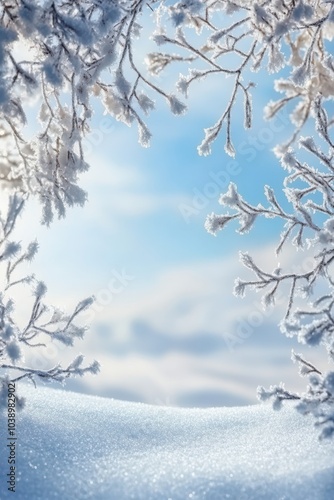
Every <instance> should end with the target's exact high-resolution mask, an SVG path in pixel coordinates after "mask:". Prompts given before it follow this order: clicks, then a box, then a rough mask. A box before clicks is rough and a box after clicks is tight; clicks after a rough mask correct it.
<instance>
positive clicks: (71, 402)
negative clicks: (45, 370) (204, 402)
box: [0, 384, 334, 500]
mask: <svg viewBox="0 0 334 500" xmlns="http://www.w3.org/2000/svg"><path fill="white" fill-rule="evenodd" d="M19 389H20V390H19V393H20V395H25V396H27V406H26V408H25V409H24V410H23V412H21V413H20V414H18V415H17V431H18V442H19V448H18V465H17V467H18V471H19V480H18V481H17V488H16V493H15V494H13V493H10V492H9V491H6V487H4V482H3V480H2V479H3V477H4V475H5V472H6V470H7V468H8V466H7V464H6V463H5V456H4V454H3V453H2V452H1V458H0V460H1V468H0V470H1V474H2V479H1V483H0V490H2V491H0V498H1V499H7V498H15V499H16V500H19V499H29V500H30V499H31V500H39V499H41V500H42V499H43V500H48V499H55V498H57V499H63V500H67V499H86V498H93V499H106V500H123V499H136V500H137V499H138V500H141V499H142V500H150V499H152V500H153V499H159V500H160V499H161V500H186V499H192V500H194V499H210V500H222V499H225V498H229V499H237V500H243V499H247V500H252V499H256V500H259V499H270V500H275V499H277V500H291V499H304V500H305V499H310V500H317V499H319V500H327V499H328V500H329V499H333V498H334V446H333V444H334V443H333V442H326V443H323V444H320V443H319V442H318V440H317V431H316V430H315V429H314V428H313V423H312V420H311V419H309V418H306V417H302V416H300V415H299V414H298V413H297V412H296V411H295V410H294V409H293V407H292V406H289V407H287V408H285V409H283V410H282V411H280V412H274V411H273V410H272V409H271V407H270V406H267V405H255V406H248V407H239V408H214V409H181V408H168V407H155V406H149V405H144V404H140V403H127V402H121V401H116V400H112V399H104V398H99V397H93V396H87V395H82V394H77V393H70V392H67V391H62V390H54V389H52V388H49V387H39V388H37V389H34V388H33V387H30V386H26V385H23V384H21V385H20V386H19ZM1 418H2V419H3V418H4V417H3V416H2V417H1ZM4 428H5V426H3V422H2V423H1V429H4ZM1 436H2V437H1V441H2V443H3V432H2V431H1Z"/></svg>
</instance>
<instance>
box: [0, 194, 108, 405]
mask: <svg viewBox="0 0 334 500" xmlns="http://www.w3.org/2000/svg"><path fill="white" fill-rule="evenodd" d="M23 205H24V200H23V199H22V198H21V197H19V196H17V195H15V196H13V197H12V198H10V200H9V207H8V211H7V214H5V215H4V214H2V213H1V214H0V268H1V267H2V270H3V274H4V288H3V291H2V293H0V407H3V406H4V401H3V399H5V400H6V398H7V385H8V383H9V382H16V381H18V380H22V379H29V380H31V381H35V380H36V379H42V380H45V381H48V380H55V381H58V382H64V381H65V380H66V379H67V378H68V377H70V376H76V375H79V376H82V375H83V374H85V373H97V372H98V370H99V365H98V363H97V362H96V361H95V362H93V363H92V364H91V365H88V366H83V359H84V358H83V356H82V355H81V356H79V357H77V358H76V359H75V360H74V361H73V362H72V363H70V365H69V366H67V367H65V368H63V367H62V366H61V365H60V364H58V365H56V366H54V367H52V368H50V369H46V370H41V369H38V368H36V367H35V366H34V365H33V364H30V363H29V355H28V354H29V350H30V349H33V350H35V351H36V350H38V351H39V352H40V354H41V355H43V349H44V348H45V347H47V344H48V343H49V342H62V343H63V344H65V345H73V343H74V341H75V340H76V339H77V338H82V337H83V336H84V334H85V331H86V327H81V326H78V325H77V324H76V323H75V322H76V320H77V319H78V316H79V315H80V313H81V312H82V311H84V310H86V309H87V308H88V307H89V306H90V305H91V304H92V298H88V299H85V300H83V301H81V302H79V304H78V305H77V306H76V308H75V309H74V311H73V312H72V314H70V315H68V314H65V313H64V312H62V311H60V310H59V309H55V308H53V307H49V306H47V305H46V304H45V296H46V293H47V288H46V286H45V284H44V283H43V282H42V281H37V280H36V278H35V277H34V276H33V275H31V276H23V277H22V276H21V277H20V276H18V274H17V273H18V269H17V268H19V269H20V264H22V263H23V262H29V261H31V260H32V259H33V257H34V255H35V254H36V252H37V248H38V247H37V243H36V242H32V243H30V244H29V245H28V248H27V249H26V250H24V249H22V248H21V246H20V245H19V244H17V243H15V242H8V238H10V237H11V235H12V232H13V229H14V227H15V222H16V220H17V218H18V217H19V215H20V213H21V212H22V210H23ZM21 286H25V287H29V288H30V290H31V311H30V315H29V317H27V318H26V319H25V324H23V325H22V317H21V315H20V312H19V310H20V307H19V304H16V303H15V302H14V300H13V299H12V296H11V294H12V292H13V290H14V289H15V290H16V289H17V288H19V287H21ZM25 353H26V354H27V355H28V356H27V358H28V361H25ZM20 401H21V400H20V398H19V397H17V406H18V407H20Z"/></svg>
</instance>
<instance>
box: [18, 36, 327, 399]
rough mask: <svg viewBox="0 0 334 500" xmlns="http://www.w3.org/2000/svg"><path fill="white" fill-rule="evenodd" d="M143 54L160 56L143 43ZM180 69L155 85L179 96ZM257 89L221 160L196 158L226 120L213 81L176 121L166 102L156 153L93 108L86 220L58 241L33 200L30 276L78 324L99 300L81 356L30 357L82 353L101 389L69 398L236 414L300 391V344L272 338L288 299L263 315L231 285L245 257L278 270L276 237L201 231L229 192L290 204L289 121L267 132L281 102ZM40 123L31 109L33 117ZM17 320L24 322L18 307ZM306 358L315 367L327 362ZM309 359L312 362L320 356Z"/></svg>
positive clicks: (52, 349) (270, 227)
mask: <svg viewBox="0 0 334 500" xmlns="http://www.w3.org/2000/svg"><path fill="white" fill-rule="evenodd" d="M141 43H142V46H141V47H139V51H142V54H144V53H146V52H147V51H149V50H150V49H152V47H151V46H150V43H151V42H150V41H149V40H148V37H147V38H145V37H144V41H143V42H141ZM181 69H182V67H181V66H179V67H175V68H167V70H166V71H165V72H164V73H163V75H162V76H160V77H157V80H158V83H159V84H160V85H162V86H163V87H164V88H165V89H166V88H167V89H169V90H171V89H172V88H173V82H175V81H176V80H177V77H178V73H179V72H180V71H181ZM252 79H253V80H254V81H255V82H259V81H261V86H259V87H257V88H255V89H254V91H253V95H254V100H253V104H254V123H253V128H252V130H251V131H248V132H246V131H245V130H244V128H243V121H244V117H243V102H242V99H240V101H238V102H237V104H236V106H235V108H234V111H233V114H232V122H233V127H232V133H233V141H234V147H235V149H236V152H237V153H236V157H235V159H234V160H233V159H232V158H230V157H229V156H227V155H226V153H225V151H224V142H225V138H224V133H223V134H222V136H221V137H220V138H219V139H218V140H217V141H216V143H215V144H214V146H213V151H212V155H211V156H208V157H200V156H199V155H198V154H197V150H196V148H197V146H198V145H199V143H200V142H201V141H202V139H203V135H204V134H203V128H205V127H209V126H211V125H213V124H214V123H215V122H216V121H217V120H218V118H219V117H220V115H221V113H222V112H223V110H224V109H225V106H226V104H227V102H228V99H229V95H230V91H231V86H232V84H233V82H232V81H230V80H228V79H227V80H223V79H221V77H219V78H215V77H213V78H212V79H211V80H207V81H204V82H201V83H200V84H198V85H197V86H194V88H193V92H190V98H189V99H188V104H189V111H188V113H187V114H186V115H184V116H182V117H174V116H172V115H171V113H170V111H169V109H168V108H167V105H166V103H165V102H164V101H163V100H161V101H160V100H159V99H156V96H155V99H156V101H157V111H155V112H153V113H152V115H151V116H150V117H149V118H148V120H147V122H148V124H149V127H150V129H151V131H152V132H153V139H152V144H151V147H150V148H148V149H143V148H142V147H141V146H139V144H138V139H137V130H136V129H135V128H131V129H129V128H127V127H126V126H125V125H123V124H120V123H118V122H116V121H115V120H114V119H113V118H112V117H111V116H108V115H104V111H103V107H102V105H100V104H98V103H96V104H95V113H94V117H93V121H92V130H91V133H90V135H88V136H87V138H86V154H87V160H88V162H89V163H90V164H91V169H90V170H89V172H88V173H86V174H84V175H82V179H81V182H80V185H81V187H83V188H84V189H86V190H87V192H88V202H87V203H86V205H85V207H84V208H74V209H72V210H69V211H68V214H67V217H66V219H64V220H60V221H55V222H54V223H53V224H52V225H51V227H50V228H46V227H43V226H41V225H40V219H41V210H40V207H39V206H38V203H37V202H35V201H30V202H29V204H28V205H27V208H26V210H25V212H24V214H23V217H22V219H21V220H20V222H19V224H18V227H17V230H16V235H17V238H18V239H19V240H21V241H22V243H28V242H29V241H31V240H33V239H34V238H37V239H38V241H39V244H40V251H39V253H38V255H37V257H36V259H35V260H34V261H33V262H32V264H31V265H30V269H29V272H34V273H35V274H36V276H37V277H38V278H39V279H41V280H43V281H45V283H46V284H47V287H48V296H47V297H48V302H49V303H50V304H53V305H55V306H58V307H61V308H63V309H65V310H67V311H71V308H73V307H74V306H75V305H76V303H77V302H78V301H79V300H81V299H83V298H85V297H87V296H90V295H94V296H95V298H96V301H95V304H94V305H93V307H92V308H91V310H89V311H87V312H86V313H85V314H83V321H84V322H87V323H89V324H90V329H89V330H88V331H87V334H86V337H85V339H84V340H83V341H78V342H77V343H76V345H75V347H74V348H73V349H68V348H64V347H63V346H61V345H59V344H56V343H54V344H52V345H50V346H49V347H48V348H47V349H46V350H45V351H43V352H42V351H39V352H37V351H36V352H34V353H33V354H30V355H31V356H32V357H31V360H30V361H31V363H34V366H37V367H40V368H45V367H49V366H50V365H53V364H55V363H57V362H59V361H60V362H62V363H63V364H64V365H65V364H66V362H67V361H70V360H71V359H72V358H73V357H74V356H75V355H76V354H77V353H78V352H82V353H83V354H85V356H86V360H87V362H88V361H91V360H93V359H97V360H99V361H100V363H101V372H100V373H99V374H98V375H97V376H86V377H84V378H82V379H74V380H72V381H69V382H68V383H67V384H66V387H65V388H66V389H70V390H75V391H80V392H83V393H88V394H96V395H102V396H107V397H114V398H119V399H125V400H129V401H141V402H146V403H150V404H159V405H176V406H186V407H190V406H201V407H207V406H225V405H227V406H230V405H244V404H253V403H256V401H257V400H256V388H257V386H258V385H265V386H269V385H271V384H277V383H279V382H280V381H283V382H285V383H286V386H287V387H288V388H290V389H294V390H298V389H301V388H303V387H304V385H305V381H303V380H302V379H301V378H300V377H299V375H298V370H297V366H295V365H293V363H292V362H291V361H290V351H291V348H293V347H294V348H296V343H295V342H294V341H293V340H292V339H286V338H285V337H284V336H283V335H282V334H281V333H280V331H279V328H278V326H277V324H278V322H279V321H280V320H281V318H282V314H283V311H284V305H285V297H286V290H282V292H281V299H280V300H279V303H278V305H277V307H276V308H274V309H269V310H266V311H264V310H263V308H262V305H261V297H260V296H259V295H258V294H256V293H249V294H247V296H246V298H244V299H240V298H236V297H234V296H233V294H232V291H233V285H234V280H235V279H236V278H237V277H238V276H240V277H246V276H249V275H248V274H247V272H246V270H245V269H244V268H242V266H241V264H240V263H239V255H238V253H239V251H240V250H241V251H249V252H250V254H251V255H253V256H254V257H255V260H257V261H258V262H259V263H261V265H262V266H264V267H265V268H267V269H268V271H271V270H272V269H273V268H274V267H275V266H276V265H277V262H278V261H277V259H276V257H275V246H276V244H277V242H278V240H279V233H280V231H281V229H282V227H281V225H280V223H279V222H278V221H275V220H271V219H267V220H264V221H261V222H259V223H258V224H257V225H256V227H255V229H254V230H253V231H252V232H250V233H249V234H247V235H245V236H240V235H238V234H237V233H236V229H238V224H237V223H232V224H230V226H228V227H226V229H225V230H224V231H223V232H221V233H219V234H218V235H217V237H213V236H212V235H210V234H208V233H207V232H206V231H205V229H204V222H205V219H206V216H207V214H210V213H211V212H212V211H214V212H216V213H220V210H221V207H220V205H219V204H218V198H219V195H220V193H222V192H226V191H227V188H228V185H229V183H230V182H234V183H236V184H237V186H238V188H239V190H240V192H241V194H242V195H243V196H244V197H245V198H246V199H247V200H249V201H250V202H251V203H255V204H257V203H263V204H266V201H265V197H264V195H263V187H264V185H265V184H269V185H271V186H272V187H274V188H275V189H276V190H277V196H278V198H279V199H280V200H281V201H282V202H284V201H283V200H284V196H283V193H282V186H283V178H284V171H283V170H282V169H281V167H280V165H279V162H278V160H277V159H276V157H275V156H274V154H273V152H272V151H271V149H272V148H273V147H274V146H275V145H276V144H277V143H278V142H279V141H282V140H284V138H287V137H288V136H289V117H288V113H282V114H281V115H280V117H278V118H276V119H275V120H273V121H272V122H265V121H264V120H263V118H262V116H263V107H264V106H265V104H266V103H267V102H268V101H269V100H270V99H273V98H277V97H278V96H277V94H276V93H275V92H274V91H273V90H272V88H273V78H269V77H268V76H266V77H265V78H264V74H263V73H259V74H257V75H252ZM32 113H33V106H32ZM280 262H281V264H284V265H286V266H287V268H289V269H291V270H297V269H307V266H310V257H309V256H308V255H307V254H300V253H299V254H296V253H295V249H294V248H293V249H291V250H289V249H288V250H287V251H286V253H285V254H284V255H283V256H280ZM21 305H22V314H23V315H24V314H25V310H27V311H28V309H29V304H28V302H27V299H25V298H22V304H21ZM296 350H297V352H306V355H307V356H308V358H309V359H310V360H311V361H313V362H319V363H321V364H325V363H326V360H325V358H324V356H323V355H322V354H321V353H320V352H317V351H315V350H314V349H312V352H310V353H309V355H308V350H306V351H305V349H304V350H303V349H301V348H300V347H299V346H298V347H297V348H296ZM313 351H314V352H313Z"/></svg>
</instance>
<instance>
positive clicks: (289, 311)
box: [206, 96, 334, 438]
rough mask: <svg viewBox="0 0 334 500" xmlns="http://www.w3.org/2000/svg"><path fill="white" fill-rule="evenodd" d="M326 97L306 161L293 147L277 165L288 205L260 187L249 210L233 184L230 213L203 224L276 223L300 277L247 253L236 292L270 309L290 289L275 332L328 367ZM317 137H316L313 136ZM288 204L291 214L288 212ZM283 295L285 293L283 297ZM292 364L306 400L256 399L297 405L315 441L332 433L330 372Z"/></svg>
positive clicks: (330, 211) (271, 394)
mask: <svg viewBox="0 0 334 500" xmlns="http://www.w3.org/2000/svg"><path fill="white" fill-rule="evenodd" d="M323 101H324V98H323V97H321V96H317V98H316V99H315V100H314V102H313V104H312V106H311V112H312V115H313V117H314V120H315V129H316V133H315V135H314V137H301V138H300V139H299V141H298V146H299V148H300V149H301V152H302V153H303V154H304V155H307V157H308V161H303V162H301V161H300V160H299V159H298V156H299V152H298V151H296V150H293V149H292V148H291V147H290V148H289V149H288V150H287V151H286V152H285V153H284V154H283V155H282V156H281V164H282V167H283V168H284V169H285V170H286V172H287V176H286V178H285V180H284V188H283V191H284V194H285V196H286V199H287V202H288V204H286V203H284V204H283V203H282V202H281V201H279V200H278V198H277V197H276V194H275V192H274V190H273V189H272V188H270V187H269V186H265V189H264V197H265V199H266V204H265V205H264V206H263V205H262V204H258V205H256V206H255V205H252V204H250V203H248V202H247V201H246V200H244V199H243V197H242V196H241V195H240V193H238V190H237V186H236V185H234V184H231V185H230V186H229V189H228V191H227V193H225V194H223V195H221V197H220V200H219V201H220V203H221V204H222V205H223V206H224V207H226V208H227V209H228V211H227V212H226V213H223V214H219V215H217V214H214V213H213V214H211V215H209V216H208V218H207V221H206V228H207V230H208V231H209V232H211V233H213V234H216V233H217V232H218V231H219V230H220V229H222V228H223V227H224V226H225V225H226V224H229V223H230V221H232V220H234V219H238V221H239V223H240V224H241V227H240V228H239V230H238V232H239V233H243V232H246V231H248V230H250V229H251V228H252V225H253V224H254V223H255V222H256V220H257V219H258V218H260V217H265V218H271V219H272V218H276V219H279V220H280V221H281V222H282V233H281V235H280V238H279V241H278V242H277V248H276V254H277V255H279V254H280V253H281V252H282V250H283V249H284V248H285V247H287V248H290V249H291V248H292V249H293V248H294V249H295V250H297V251H298V250H299V251H301V252H305V255H306V256H308V257H310V256H312V259H313V260H312V262H313V265H312V266H308V267H307V269H303V267H301V268H300V269H301V270H300V271H298V272H294V271H293V272H292V271H291V270H289V269H286V270H284V268H281V267H280V266H279V267H278V268H276V269H275V270H274V271H268V270H267V269H263V268H262V266H261V265H258V264H257V263H256V262H255V261H254V259H252V257H251V256H250V255H249V254H247V253H246V254H245V253H244V254H241V262H242V264H243V265H244V266H245V267H247V268H248V269H249V270H250V271H251V272H252V273H253V276H254V278H253V279H250V280H248V281H242V280H240V279H238V280H237V281H236V286H235V294H236V295H238V296H241V297H242V296H244V294H245V291H246V289H247V288H253V289H255V290H257V291H259V292H261V293H262V297H263V306H264V307H265V308H266V307H270V306H273V305H275V299H276V296H277V294H278V293H279V292H280V291H282V290H286V287H288V289H289V293H288V299H287V302H286V311H285V317H284V318H283V319H282V321H281V323H280V328H281V330H282V332H283V333H284V334H286V335H287V336H288V337H296V338H297V339H298V341H299V342H300V343H301V344H306V345H308V346H310V347H313V346H321V347H323V348H324V349H325V350H326V351H327V353H328V357H329V360H330V362H331V363H332V362H333V361H334V316H333V307H334V297H333V289H334V281H333V265H332V263H333V260H334V237H333V231H334V197H333V193H334V183H333V179H334V178H333V172H334V155H333V152H334V144H333V141H332V133H331V124H332V122H331V120H330V117H329V116H328V114H327V112H326V110H325V109H324V107H323ZM316 136H318V137H317V139H316V138H315V137H316ZM287 206H290V209H288V208H286V207H287ZM284 293H285V295H286V291H285V292H284ZM293 360H294V361H295V362H297V364H298V365H299V368H300V369H299V372H300V375H301V376H306V377H308V378H309V382H308V385H307V388H306V392H305V393H304V394H295V393H291V392H290V391H288V390H286V389H285V387H284V385H282V384H281V385H278V386H272V387H270V389H269V390H265V389H263V388H260V390H259V397H260V399H262V400H266V399H272V400H273V404H274V408H276V409H279V408H280V406H281V404H282V401H284V400H290V399H292V400H295V401H298V404H297V409H298V411H300V412H301V413H303V414H308V413H312V414H313V415H314V417H315V419H316V424H317V425H318V426H320V428H321V434H320V437H321V438H328V437H330V436H333V435H334V391H333V371H329V372H328V371H326V370H322V369H320V367H315V366H314V365H313V364H312V363H310V362H309V361H307V360H305V359H304V358H303V357H302V356H301V355H300V354H295V353H293Z"/></svg>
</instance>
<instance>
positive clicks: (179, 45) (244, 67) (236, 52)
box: [147, 0, 334, 156]
mask: <svg viewBox="0 0 334 500" xmlns="http://www.w3.org/2000/svg"><path fill="white" fill-rule="evenodd" d="M157 22H158V27H157V30H156V32H155V33H154V35H153V39H154V40H155V42H156V44H157V46H158V47H160V46H163V48H164V49H165V50H164V51H163V52H162V51H160V52H154V53H152V54H149V55H148V57H147V65H148V69H149V71H150V72H151V74H152V75H153V76H155V75H156V74H158V73H161V72H162V71H163V70H164V68H165V67H166V66H169V65H171V64H172V63H175V62H177V63H179V62H182V61H183V62H185V63H186V64H189V61H191V68H190V69H189V70H188V74H187V73H186V72H182V73H181V74H180V77H179V80H178V82H177V84H176V88H177V89H178V91H179V92H180V93H181V94H183V95H184V96H186V97H187V96H188V95H189V93H190V90H191V87H192V86H193V84H194V83H195V82H196V81H200V80H203V79H205V78H210V77H211V76H213V75H217V74H220V75H221V76H222V77H228V78H229V79H230V80H231V79H232V80H233V82H234V83H233V85H232V90H231V93H230V97H229V99H226V105H225V108H224V109H222V112H221V115H220V117H219V118H218V120H217V121H216V123H215V124H213V125H211V126H210V127H208V128H206V129H205V131H204V132H205V136H204V139H203V141H202V143H201V144H200V145H199V147H198V152H199V154H200V155H208V154H210V153H211V147H212V144H213V142H214V141H215V140H216V139H217V138H218V137H219V135H220V134H221V132H223V133H224V134H225V137H226V142H225V148H224V149H225V151H226V153H227V154H228V155H230V156H235V148H234V146H233V137H232V118H233V114H234V106H235V104H236V103H237V102H238V101H240V100H243V102H244V116H245V119H244V125H245V128H250V127H251V126H252V99H251V90H252V87H253V86H254V83H253V82H252V80H251V72H252V71H253V72H256V71H258V70H259V69H264V70H266V71H268V73H278V72H280V71H281V70H282V69H286V70H287V71H285V72H284V74H285V75H288V76H285V78H281V79H278V80H277V81H276V85H275V88H276V90H277V91H278V92H280V93H282V94H283V97H282V98H281V99H279V100H278V101H270V102H269V103H268V105H267V106H266V108H265V110H264V111H265V116H266V117H267V118H268V119H270V118H273V117H274V116H275V115H276V113H277V112H278V111H279V110H281V109H282V108H284V107H285V106H287V105H288V104H291V103H295V110H294V111H293V112H292V114H291V121H292V124H293V125H294V126H293V127H291V137H290V139H289V140H288V141H287V142H286V144H284V145H283V146H282V147H281V149H277V151H276V152H277V154H278V155H280V154H282V151H286V150H287V148H288V147H289V145H291V144H292V143H293V142H294V141H295V139H296V138H297V137H298V135H299V133H300V131H301V129H302V128H303V126H304V125H305V123H306V122H307V121H308V119H309V118H310V117H311V115H312V109H311V107H312V106H311V105H312V102H313V101H314V99H315V98H316V97H317V96H318V95H319V94H320V95H321V96H323V98H324V101H323V103H324V102H325V100H331V99H332V98H333V96H334V84H333V81H334V80H333V71H334V65H333V58H332V56H331V50H330V46H329V42H330V41H331V40H332V38H333V36H334V11H333V2H307V1H305V2H303V1H295V0H288V1H286V2H282V1H280V0H269V1H268V0H265V1H260V2H253V1H250V0H236V1H233V2H231V1H230V0H222V1H220V2H211V1H209V0H207V1H205V0H202V2H201V3H199V2H183V3H176V4H174V5H169V6H166V5H164V4H161V5H160V7H159V8H158V9H157ZM173 28H174V30H175V31H174V32H172V31H171V30H172V29H173ZM193 31H194V32H195V34H196V35H197V36H194V34H193ZM168 47H171V50H170V51H168ZM172 50H174V51H176V50H177V52H172ZM231 55H233V57H231ZM225 95H226V91H224V96H225ZM224 96H223V101H224Z"/></svg>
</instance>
